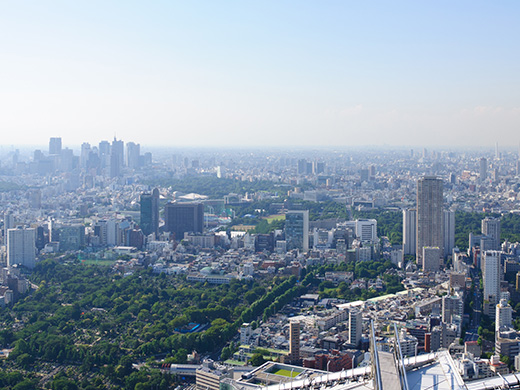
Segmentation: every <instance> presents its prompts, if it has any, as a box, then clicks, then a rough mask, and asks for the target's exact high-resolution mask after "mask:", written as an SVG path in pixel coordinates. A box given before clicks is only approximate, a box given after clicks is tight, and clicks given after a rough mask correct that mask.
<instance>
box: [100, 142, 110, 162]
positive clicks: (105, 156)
mask: <svg viewBox="0 0 520 390" xmlns="http://www.w3.org/2000/svg"><path fill="white" fill-rule="evenodd" d="M98 153H99V162H100V165H101V168H107V167H109V166H110V142H108V141H101V142H100V143H99V147H98Z"/></svg>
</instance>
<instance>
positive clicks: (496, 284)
mask: <svg viewBox="0 0 520 390" xmlns="http://www.w3.org/2000/svg"><path fill="white" fill-rule="evenodd" d="M481 256H482V258H481V261H480V262H481V269H482V284H483V286H484V297H483V298H484V301H486V302H489V307H488V308H487V310H486V307H484V310H485V311H487V312H488V313H486V314H488V315H494V314H495V310H494V308H495V306H496V304H497V303H498V302H499V299H500V281H501V280H502V268H501V267H500V260H501V256H502V252H499V251H485V252H482V254H481Z"/></svg>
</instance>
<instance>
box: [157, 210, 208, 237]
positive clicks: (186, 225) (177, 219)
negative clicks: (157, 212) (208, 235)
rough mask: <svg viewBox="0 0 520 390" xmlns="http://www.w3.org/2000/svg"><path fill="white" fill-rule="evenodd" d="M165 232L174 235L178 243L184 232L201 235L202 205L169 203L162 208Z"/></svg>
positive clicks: (202, 224)
mask: <svg viewBox="0 0 520 390" xmlns="http://www.w3.org/2000/svg"><path fill="white" fill-rule="evenodd" d="M164 219H165V230H166V231H168V232H171V233H175V239H176V240H178V241H180V240H182V239H183V238H184V233H186V232H198V233H202V232H203V230H204V205H203V204H202V203H189V202H186V203H183V202H173V203H172V202H170V203H168V204H166V206H165V207H164Z"/></svg>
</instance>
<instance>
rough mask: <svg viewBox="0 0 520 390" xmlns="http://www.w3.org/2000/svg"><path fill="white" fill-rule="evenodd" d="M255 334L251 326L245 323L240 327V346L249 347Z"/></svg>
mask: <svg viewBox="0 0 520 390" xmlns="http://www.w3.org/2000/svg"><path fill="white" fill-rule="evenodd" d="M252 334H253V328H252V327H251V324H249V323H246V322H244V323H243V324H242V326H241V327H240V345H249V340H250V338H251V335H252Z"/></svg>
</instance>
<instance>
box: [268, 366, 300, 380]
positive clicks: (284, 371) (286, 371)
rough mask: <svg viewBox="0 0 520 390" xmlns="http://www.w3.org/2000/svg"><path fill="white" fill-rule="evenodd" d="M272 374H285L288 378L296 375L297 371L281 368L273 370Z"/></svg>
mask: <svg viewBox="0 0 520 390" xmlns="http://www.w3.org/2000/svg"><path fill="white" fill-rule="evenodd" d="M273 374H275V375H281V376H287V377H289V378H294V377H295V376H297V375H298V374H299V372H296V371H292V372H291V371H289V370H285V369H283V368H281V369H280V370H278V371H275V372H273Z"/></svg>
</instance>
